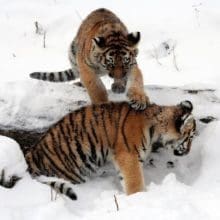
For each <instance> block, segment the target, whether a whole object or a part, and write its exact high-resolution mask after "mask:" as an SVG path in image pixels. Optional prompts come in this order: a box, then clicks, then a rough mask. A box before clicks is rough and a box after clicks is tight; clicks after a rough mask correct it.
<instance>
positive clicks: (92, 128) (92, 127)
mask: <svg viewBox="0 0 220 220" xmlns="http://www.w3.org/2000/svg"><path fill="white" fill-rule="evenodd" d="M94 127H95V126H94V124H93V122H92V120H90V128H91V131H92V135H93V137H94V138H95V141H96V143H98V137H97V135H96V132H95V129H94Z"/></svg>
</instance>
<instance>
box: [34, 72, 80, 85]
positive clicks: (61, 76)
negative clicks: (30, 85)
mask: <svg viewBox="0 0 220 220" xmlns="http://www.w3.org/2000/svg"><path fill="white" fill-rule="evenodd" d="M30 77H31V78H33V79H39V80H44V81H50V82H66V81H71V80H75V79H77V78H79V73H78V71H73V69H68V70H64V71H60V72H34V73H30Z"/></svg>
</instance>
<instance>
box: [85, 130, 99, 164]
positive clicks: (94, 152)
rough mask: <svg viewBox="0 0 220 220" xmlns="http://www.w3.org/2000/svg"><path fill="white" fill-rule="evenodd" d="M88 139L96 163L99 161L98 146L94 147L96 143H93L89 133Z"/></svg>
mask: <svg viewBox="0 0 220 220" xmlns="http://www.w3.org/2000/svg"><path fill="white" fill-rule="evenodd" d="M87 137H88V142H89V145H90V149H91V156H92V159H93V160H94V161H96V159H97V155H96V146H95V145H94V143H93V141H92V138H91V136H90V134H89V133H87Z"/></svg>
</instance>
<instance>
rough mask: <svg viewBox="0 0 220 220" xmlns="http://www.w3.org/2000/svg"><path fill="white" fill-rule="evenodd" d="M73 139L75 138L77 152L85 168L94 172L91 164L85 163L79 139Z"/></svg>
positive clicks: (85, 159)
mask: <svg viewBox="0 0 220 220" xmlns="http://www.w3.org/2000/svg"><path fill="white" fill-rule="evenodd" d="M74 140H75V144H76V150H77V153H78V155H79V156H80V158H81V160H82V162H83V163H84V164H85V166H86V168H88V169H89V170H90V171H92V172H95V170H94V169H93V168H92V167H91V165H90V164H88V163H87V158H86V155H85V154H84V152H83V150H82V145H81V144H80V143H79V141H78V140H77V138H76V137H75V138H74Z"/></svg>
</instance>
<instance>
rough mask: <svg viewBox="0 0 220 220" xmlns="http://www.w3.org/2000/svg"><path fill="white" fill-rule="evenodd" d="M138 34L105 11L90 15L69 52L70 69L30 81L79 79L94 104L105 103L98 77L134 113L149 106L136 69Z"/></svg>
mask: <svg viewBox="0 0 220 220" xmlns="http://www.w3.org/2000/svg"><path fill="white" fill-rule="evenodd" d="M139 41H140V33H139V32H135V33H128V30H127V28H126V27H125V25H124V24H123V23H122V22H121V21H120V19H119V18H118V17H117V16H116V15H115V14H113V13H112V12H111V11H109V10H107V9H97V10H95V11H93V12H92V13H91V14H89V15H88V17H87V18H86V19H85V20H84V21H83V22H82V24H81V26H80V28H79V30H78V33H77V35H76V37H75V39H74V40H73V41H72V43H71V45H70V48H69V60H70V64H71V69H68V70H65V71H61V72H34V73H31V74H30V77H31V78H36V79H41V80H48V81H54V82H57V81H58V82H62V81H68V80H74V79H76V78H78V77H80V80H81V82H82V84H83V85H84V86H85V88H86V89H87V91H88V93H89V96H90V98H91V101H92V102H93V103H94V104H97V103H105V102H107V101H108V95H107V91H106V88H105V86H104V84H103V83H102V81H101V79H100V76H103V75H105V74H108V75H109V76H110V77H111V78H113V79H114V83H113V84H112V91H113V92H115V93H121V92H124V91H125V89H126V87H127V96H128V99H129V101H130V104H131V106H132V107H133V108H135V109H144V108H145V107H146V106H147V104H148V103H149V99H148V96H147V95H146V94H145V92H144V88H143V76H142V74H141V71H140V69H139V67H138V65H137V61H136V56H137V52H138V49H137V45H138V42H139Z"/></svg>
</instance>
